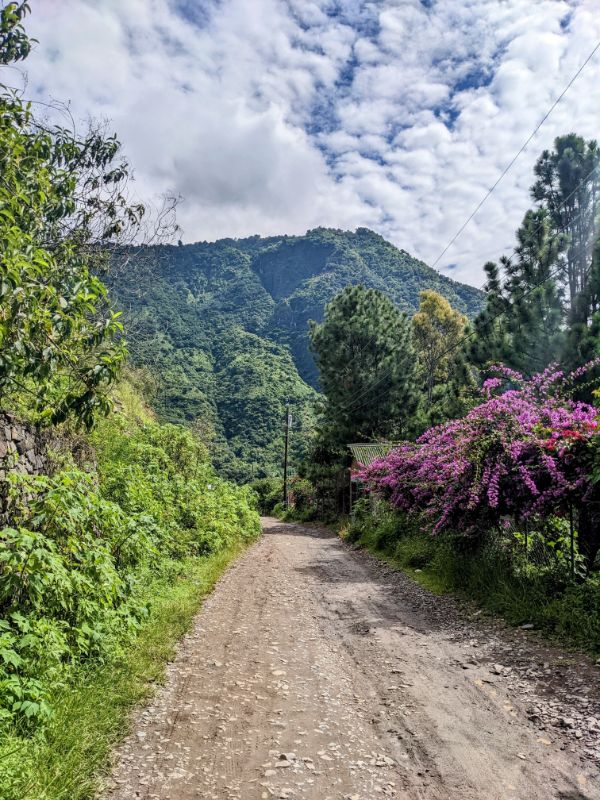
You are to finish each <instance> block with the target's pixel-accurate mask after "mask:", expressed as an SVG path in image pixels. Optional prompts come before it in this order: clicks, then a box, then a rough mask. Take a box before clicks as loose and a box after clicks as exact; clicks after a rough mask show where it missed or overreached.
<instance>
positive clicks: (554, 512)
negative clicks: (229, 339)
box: [265, 134, 600, 653]
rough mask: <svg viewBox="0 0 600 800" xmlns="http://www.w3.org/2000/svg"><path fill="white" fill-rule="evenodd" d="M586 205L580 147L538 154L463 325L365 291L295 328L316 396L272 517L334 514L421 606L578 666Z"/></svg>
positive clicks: (589, 294) (596, 624)
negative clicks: (546, 648)
mask: <svg viewBox="0 0 600 800" xmlns="http://www.w3.org/2000/svg"><path fill="white" fill-rule="evenodd" d="M599 189H600V151H599V150H598V146H597V144H596V142H595V141H585V140H584V139H582V138H581V137H578V136H576V135H575V134H568V135H565V136H562V137H559V138H558V139H557V140H556V141H555V144H554V148H553V149H552V150H548V151H545V152H544V153H542V154H541V156H540V158H539V159H538V161H537V163H536V166H535V180H534V183H533V185H532V188H531V196H532V199H533V201H534V203H535V205H534V207H533V208H532V209H531V210H530V211H528V212H527V214H526V215H525V217H524V219H523V223H522V225H521V227H520V228H519V230H518V231H517V234H516V239H517V244H516V246H515V249H514V252H513V253H512V254H511V255H510V256H503V257H502V258H501V259H500V261H499V263H498V264H495V263H489V264H487V265H486V266H485V271H486V274H487V278H488V280H487V283H486V286H485V303H484V308H483V310H482V311H481V312H480V313H479V314H478V315H477V316H476V317H475V319H474V321H473V322H469V321H468V319H467V318H466V317H464V316H462V315H461V314H460V313H459V312H458V311H456V310H455V309H453V308H452V307H451V306H450V304H449V303H448V301H447V300H445V299H444V298H443V297H441V296H440V295H438V294H436V293H435V292H432V291H424V292H421V304H420V308H419V310H418V312H417V313H416V314H415V315H414V316H413V317H412V318H408V317H406V316H403V315H402V313H401V312H400V311H399V310H397V309H396V308H395V307H394V306H393V305H390V304H388V302H387V299H386V298H385V296H384V295H383V294H382V293H380V292H378V291H376V290H372V289H366V288H364V287H362V286H350V287H347V288H346V289H345V290H343V291H342V292H341V293H340V294H339V295H337V296H336V297H335V298H334V300H333V301H332V302H331V303H330V304H329V305H328V306H327V308H326V311H325V317H324V320H323V322H322V323H320V324H314V325H313V326H312V329H311V340H312V348H313V352H314V354H315V360H316V363H317V366H318V368H319V371H320V376H321V386H322V388H323V391H324V394H325V400H324V402H323V405H322V408H321V411H320V414H319V417H318V420H317V425H316V429H315V431H314V434H313V441H312V449H311V450H310V455H309V458H307V459H306V460H305V461H304V463H303V464H302V465H301V467H300V469H299V470H298V475H297V476H295V477H293V478H292V479H291V480H290V483H289V486H290V492H289V498H288V500H289V508H288V509H284V508H283V507H281V506H280V507H277V506H275V512H279V513H282V514H285V516H286V517H287V518H288V519H300V520H310V519H321V520H325V521H327V522H330V523H331V522H334V521H336V520H337V521H338V522H339V520H340V519H341V518H343V517H344V516H346V515H349V522H348V526H347V536H348V538H349V539H350V540H351V541H354V542H357V543H359V544H361V545H362V546H365V547H367V548H368V549H370V550H372V551H374V552H378V553H379V554H381V555H383V556H384V557H386V558H388V559H390V560H391V561H392V562H393V563H394V564H395V565H397V566H400V567H401V568H403V569H406V570H408V571H411V572H412V574H413V575H414V576H415V577H417V578H418V580H420V581H421V582H424V583H425V584H426V585H428V586H429V587H430V588H432V589H434V590H435V591H458V592H461V593H463V594H465V595H467V596H469V597H471V598H474V599H475V600H476V601H477V602H478V603H479V604H480V605H481V606H482V607H484V608H487V609H489V610H491V611H494V612H496V613H499V614H502V615H503V616H504V617H505V618H506V619H507V620H508V621H509V622H511V623H513V624H527V625H532V626H534V627H536V628H538V629H541V630H544V631H547V632H549V633H551V634H553V635H556V636H558V637H559V638H560V639H561V640H562V641H563V642H564V643H567V644H569V645H574V646H577V647H580V648H584V649H587V650H589V651H591V652H593V653H598V652H599V651H600V558H599V552H600V471H599V457H598V453H599V444H600V436H599V413H598V407H597V406H598V397H599V395H598V383H599V376H600V369H599V359H598V353H599V351H600V312H599V311H598V309H599V308H600V239H599V232H600V202H599V200H598V197H599ZM350 444H352V445H353V452H354V453H355V454H356V453H358V454H360V453H361V452H364V453H365V459H364V460H363V461H361V460H360V457H359V456H356V459H355V460H354V461H353V459H352V455H351V451H350V449H349V448H348V445H350ZM372 445H378V446H379V450H380V451H381V448H382V447H383V451H382V452H379V454H378V455H377V456H374V457H372V456H371V455H369V452H370V451H369V447H370V446H372ZM361 447H362V448H363V450H361ZM357 498H361V499H359V500H358V502H356V500H357ZM266 500H267V498H265V502H266ZM351 501H354V502H353V503H352V510H351Z"/></svg>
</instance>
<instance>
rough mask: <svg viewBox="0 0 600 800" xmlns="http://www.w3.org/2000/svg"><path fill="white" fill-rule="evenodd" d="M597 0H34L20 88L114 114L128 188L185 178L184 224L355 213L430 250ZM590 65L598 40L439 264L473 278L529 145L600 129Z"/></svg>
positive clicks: (539, 112)
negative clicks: (31, 43) (33, 41)
mask: <svg viewBox="0 0 600 800" xmlns="http://www.w3.org/2000/svg"><path fill="white" fill-rule="evenodd" d="M598 3H599V0H570V2H567V0H503V2H497V0H437V2H430V3H422V2H419V0H403V2H401V3H397V2H395V0H381V2H378V3H374V2H359V0H219V1H217V0H214V1H213V2H205V1H204V0H170V1H169V0H37V2H35V0H34V3H33V14H32V17H31V18H30V21H29V28H30V30H31V32H32V34H33V35H35V36H36V37H37V38H38V39H39V42H40V43H39V45H38V46H37V47H36V50H35V52H34V53H33V54H32V55H31V56H30V58H29V60H28V62H27V69H28V73H29V87H28V92H29V94H32V93H33V94H34V96H35V97H37V98H38V99H47V98H48V97H53V98H56V99H61V100H70V101H71V109H72V112H73V114H74V115H75V117H77V118H81V119H84V118H86V117H88V116H90V115H91V116H96V117H102V118H108V119H110V120H111V124H112V125H113V127H114V128H115V130H116V131H117V132H118V133H119V135H120V137H121V139H122V141H123V142H124V145H125V148H126V152H127V154H128V156H129V158H130V160H131V161H132V163H133V165H134V167H135V172H136V177H137V183H138V192H139V193H140V194H142V195H144V196H153V195H158V194H160V193H163V192H166V191H173V192H176V193H180V194H182V195H183V196H184V197H185V202H184V203H183V205H182V207H181V210H180V222H181V224H182V225H183V227H184V231H185V240H186V241H194V240H196V239H215V238H219V237H222V236H244V235H249V234H252V233H261V234H274V233H299V232H303V231H304V230H306V229H307V228H309V227H314V226H317V225H332V226H335V227H349V228H353V227H356V226H358V225H365V226H369V227H373V228H374V229H376V230H377V231H378V232H380V233H382V234H383V235H384V236H386V237H387V238H389V239H391V240H392V241H393V242H394V243H396V244H397V245H398V246H400V247H402V248H404V249H406V250H408V251H409V252H411V253H413V254H414V255H416V256H419V257H420V258H423V259H424V260H425V261H429V262H432V261H433V260H434V259H435V258H436V256H437V255H438V254H439V252H440V251H441V250H442V248H443V246H444V245H445V244H446V243H447V241H448V240H449V239H450V238H451V237H452V235H453V234H454V233H455V231H456V230H457V229H458V227H459V226H460V225H461V224H462V223H463V222H464V220H465V219H466V218H467V216H468V215H469V214H470V212H471V211H472V210H473V208H474V206H475V205H476V204H477V202H479V200H480V199H481V197H482V196H483V194H484V193H485V192H486V190H487V189H488V188H489V187H490V186H491V185H492V184H493V183H494V181H495V180H496V178H497V177H498V175H499V174H500V173H501V171H502V170H503V169H504V167H505V166H506V165H507V164H508V163H509V161H510V160H511V158H512V157H513V155H514V154H515V152H516V151H517V150H518V149H519V147H520V146H521V144H522V143H523V141H524V140H525V139H526V138H527V136H528V135H529V133H530V132H531V130H532V129H533V128H534V127H535V125H536V124H537V123H538V122H539V120H540V119H541V117H542V116H543V114H544V113H545V112H546V110H547V109H548V107H549V106H550V104H551V103H552V102H553V101H554V99H555V98H556V96H557V95H558V93H559V92H560V91H561V89H562V88H563V87H564V85H565V84H566V82H567V81H568V80H569V78H570V77H571V76H572V75H573V74H574V72H575V71H576V70H577V68H578V67H579V66H580V64H581V62H582V60H583V59H584V58H585V56H586V55H587V54H588V53H589V52H590V51H591V49H592V47H593V46H594V44H595V43H596V42H597V41H598V40H599V39H600V13H598V11H599V10H600V8H599V5H598ZM185 9H187V14H185V13H184V12H185ZM192 20H193V21H192ZM567 20H568V24H566V21H567ZM561 23H562V24H561ZM599 75H600V53H598V54H597V56H596V58H595V59H594V61H593V62H591V63H590V64H589V65H588V67H587V68H586V69H585V70H584V72H583V73H582V75H581V76H580V78H579V79H578V80H577V82H576V83H575V84H574V86H573V87H572V89H571V90H570V92H569V93H568V95H567V96H566V97H565V99H564V100H563V101H562V102H561V104H560V105H559V106H558V108H557V109H556V110H555V112H554V113H553V114H552V116H551V117H550V119H549V120H548V122H547V123H546V124H545V125H544V127H543V128H542V130H541V131H540V134H539V135H538V137H537V138H536V140H535V141H534V142H533V143H532V144H531V145H530V147H529V148H528V150H527V152H526V153H525V154H524V155H523V156H522V157H521V158H520V159H519V161H518V162H517V164H516V165H515V166H514V167H513V169H512V170H511V172H510V173H509V175H508V176H507V177H506V178H505V179H504V180H503V181H502V183H501V184H500V186H499V187H498V189H497V190H496V191H495V192H494V194H493V195H492V197H491V198H490V199H489V200H488V202H487V203H486V204H485V205H484V207H483V208H482V209H481V211H480V212H479V213H478V214H477V216H476V218H475V219H474V220H473V222H472V223H471V224H470V225H469V226H468V227H467V228H466V230H465V231H464V232H463V233H462V235H461V236H460V238H459V239H458V241H457V242H456V244H455V245H453V246H452V248H451V249H450V250H449V251H448V253H447V254H446V255H445V257H444V259H443V260H442V261H441V262H440V264H439V268H441V269H445V268H447V267H448V265H450V264H456V265H457V266H456V268H455V269H453V270H452V275H453V277H459V278H461V279H463V280H466V281H469V282H471V283H474V284H480V283H481V281H482V264H483V263H484V261H486V260H487V259H489V258H494V257H497V256H499V255H500V253H501V252H502V250H503V248H505V247H509V246H510V245H511V243H512V242H513V241H514V240H513V232H514V229H515V228H516V226H517V225H518V224H519V222H520V219H521V217H522V215H523V213H524V212H525V210H526V209H527V207H528V204H529V197H528V186H529V184H530V182H531V169H532V166H533V163H534V161H535V158H536V157H537V155H538V154H539V152H540V151H541V150H542V149H543V148H544V147H548V146H550V145H551V143H552V140H553V138H554V137H555V136H557V135H559V134H561V133H566V132H569V131H571V130H573V129H574V130H576V131H577V132H578V133H581V134H582V135H584V136H587V137H596V136H597V135H598V134H599V133H600V110H599V108H598V104H597V103H596V102H595V101H594V98H595V95H596V93H597V85H598V77H599Z"/></svg>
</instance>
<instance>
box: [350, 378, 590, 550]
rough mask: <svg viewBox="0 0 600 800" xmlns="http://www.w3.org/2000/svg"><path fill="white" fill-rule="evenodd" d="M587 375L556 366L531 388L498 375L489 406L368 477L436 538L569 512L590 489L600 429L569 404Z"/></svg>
mask: <svg viewBox="0 0 600 800" xmlns="http://www.w3.org/2000/svg"><path fill="white" fill-rule="evenodd" d="M580 372H581V370H578V371H577V374H575V373H572V374H571V375H569V376H565V375H564V374H563V373H562V372H561V371H560V370H557V369H556V368H555V367H554V366H551V367H549V368H548V369H546V370H545V371H544V372H542V373H540V374H539V375H536V376H534V377H533V378H532V379H531V380H529V381H525V380H524V379H523V377H522V376H521V375H520V374H519V373H517V372H514V371H513V370H509V369H508V368H506V367H502V366H497V367H494V368H493V370H492V373H493V376H492V377H490V378H489V379H488V380H486V381H485V383H484V384H483V387H482V395H483V398H484V402H483V403H481V405H479V406H477V407H476V408H474V409H472V410H471V411H470V412H469V413H468V414H467V415H466V417H464V418H463V419H458V420H453V421H451V422H447V423H445V424H443V425H438V426H436V427H434V428H431V429H429V430H428V431H427V432H426V433H425V434H424V435H423V436H421V438H420V439H418V440H417V442H415V443H410V442H407V443H405V444H402V445H400V446H399V447H398V448H397V449H395V450H393V451H392V452H391V453H389V454H388V455H387V456H386V457H385V458H383V459H380V460H378V461H376V462H374V463H373V464H371V466H370V467H368V468H367V469H365V470H364V471H363V473H362V477H363V479H364V480H366V481H367V483H369V484H370V485H371V487H372V488H373V489H374V490H376V491H378V492H379V493H382V494H383V495H384V496H386V497H388V498H389V500H390V501H391V503H392V505H393V506H395V507H396V508H398V509H401V510H404V511H408V512H418V513H422V514H424V515H425V517H426V518H428V519H429V520H430V522H431V525H432V527H433V529H434V531H436V532H438V531H441V530H444V529H452V530H455V531H460V532H463V533H466V534H476V533H477V532H483V531H485V530H486V529H489V528H490V527H492V526H497V525H499V524H501V523H502V520H503V518H508V517H513V518H516V519H517V520H524V519H527V518H529V517H532V516H537V515H547V514H550V513H552V514H559V515H560V514H564V513H565V512H566V511H567V509H568V508H569V504H570V503H571V502H574V503H576V504H578V503H581V502H582V501H584V500H585V499H586V495H587V494H588V493H589V491H590V486H591V478H590V475H589V471H590V470H589V466H588V463H587V462H588V460H589V459H588V458H587V450H588V445H589V442H590V440H591V438H592V437H593V436H594V435H595V434H596V433H597V429H598V420H597V412H596V410H595V409H594V408H593V407H592V406H590V405H588V404H586V403H580V402H576V401H573V400H572V399H570V398H569V397H568V396H567V391H568V388H569V386H570V384H571V382H572V380H573V379H575V378H577V377H579V376H580Z"/></svg>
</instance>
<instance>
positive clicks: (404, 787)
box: [107, 519, 600, 800]
mask: <svg viewBox="0 0 600 800" xmlns="http://www.w3.org/2000/svg"><path fill="white" fill-rule="evenodd" d="M264 531H265V535H264V536H263V537H262V539H261V540H260V541H259V542H258V543H257V544H255V545H254V546H252V547H251V548H250V549H249V550H248V551H247V552H246V553H245V554H244V555H243V556H242V557H241V558H240V559H239V560H238V561H237V562H236V563H235V564H234V565H233V566H232V567H231V568H230V569H229V571H228V572H227V573H226V575H225V576H224V577H223V578H222V579H221V581H220V582H219V583H218V584H217V587H216V589H215V591H214V593H213V594H212V595H211V597H210V598H209V599H208V600H207V602H206V603H205V604H204V608H203V610H202V612H201V613H200V614H199V615H198V616H197V618H196V623H195V626H194V628H193V630H192V631H191V633H190V634H189V635H188V636H186V638H185V639H184V641H183V642H182V645H181V647H180V649H179V652H178V655H177V657H176V659H175V661H174V662H173V663H172V664H171V665H170V667H169V670H168V680H167V684H166V686H165V687H164V689H163V690H162V691H161V692H160V694H159V695H158V696H157V698H156V699H155V701H154V702H153V704H152V705H151V706H150V707H149V708H147V709H145V710H143V711H140V712H139V714H138V715H137V717H136V719H135V726H134V730H133V733H132V734H131V736H130V737H129V738H128V739H127V740H126V741H125V743H124V744H123V746H122V747H121V748H120V750H119V752H118V753H117V759H116V765H115V769H114V773H113V776H112V778H111V785H110V787H109V788H108V789H107V797H110V798H111V800H130V799H131V798H143V799H144V800H191V799H192V798H194V799H196V800H197V799H199V798H204V799H206V800H208V799H209V798H210V799H211V800H225V799H227V800H235V799H236V798H239V799H240V800H254V799H255V798H256V799H258V798H260V800H267V798H271V797H275V798H294V799H295V798H308V799H310V800H327V799H328V798H330V800H334V799H335V800H338V799H339V800H341V799H342V798H352V800H371V798H374V797H378V796H382V797H385V796H390V797H396V798H402V799H403V800H404V799H405V800H408V798H410V800H459V798H460V800H549V799H550V798H556V799H557V800H598V798H600V783H599V781H598V770H597V768H596V767H597V764H594V755H595V752H596V751H595V750H594V741H595V740H594V739H593V733H589V731H588V730H587V729H586V731H585V734H584V733H583V732H579V731H578V732H577V733H578V734H579V733H581V735H580V736H576V735H575V732H574V731H573V730H572V729H571V728H572V725H571V728H570V727H569V724H570V723H573V719H576V720H578V719H579V718H580V717H581V719H582V720H583V719H584V715H586V714H587V715H588V716H589V718H590V719H593V717H592V716H590V715H593V714H594V713H597V712H595V706H594V704H595V703H596V702H597V701H598V696H599V695H598V678H597V677H596V675H597V673H598V672H600V671H598V670H594V668H593V666H592V665H591V663H588V662H586V661H585V660H582V659H581V657H575V656H573V657H571V656H569V655H568V654H565V653H561V652H560V651H556V650H552V649H551V648H549V647H548V646H546V645H544V644H542V643H540V642H538V641H537V640H536V639H535V637H530V636H528V635H527V634H526V633H525V632H522V631H517V632H514V631H508V630H502V629H501V628H499V627H497V626H494V625H490V624H489V623H486V622H482V621H479V619H476V620H473V619H469V618H468V617H467V615H466V613H465V612H464V611H462V610H461V608H460V607H459V606H458V605H457V604H456V603H455V601H453V600H452V599H451V598H445V597H436V596H434V595H431V594H430V593H428V592H427V591H426V590H424V589H423V588H421V587H419V586H417V585H416V584H415V583H414V582H413V581H411V580H410V579H409V578H407V577H406V576H405V575H403V574H402V573H395V572H393V571H391V570H390V569H389V568H388V567H387V566H386V565H384V564H381V563H380V562H378V561H377V560H375V559H374V558H372V557H370V556H368V555H367V554H365V553H363V552H356V551H353V550H351V549H350V548H348V547H347V546H346V545H344V544H343V543H342V542H341V541H340V540H339V539H338V538H337V537H335V536H333V535H332V534H330V533H328V532H326V531H322V530H318V529H314V528H306V527H303V526H300V525H292V524H285V523H281V522H279V521H277V520H273V519H266V520H264ZM500 658H502V663H498V661H499V659H500ZM538 664H539V669H540V670H541V672H540V673H538V671H536V669H532V668H533V667H536V666H538ZM544 664H548V665H551V666H548V670H549V671H550V675H547V674H546V675H545V678H546V679H544V674H545V673H544V671H545V670H546V667H545V666H543V665H544ZM539 674H542V679H540V678H539V677H537V676H538V675H539ZM594 681H596V683H594ZM536 704H537V706H540V707H543V709H546V710H548V709H550V711H548V714H551V713H553V712H552V709H554V710H555V711H556V714H565V713H567V712H568V711H570V712H571V715H572V717H573V718H572V719H571V718H568V717H564V718H563V717H560V719H561V720H562V721H561V722H560V727H557V726H555V725H552V724H550V723H549V721H548V720H550V716H544V714H545V712H544V711H543V710H541V711H540V715H536V714H532V711H531V707H532V705H534V706H535V705H536ZM569 704H570V705H569ZM566 706H568V708H567V707H566ZM528 709H529V712H528ZM573 715H575V716H573ZM557 719H559V717H557ZM564 719H566V720H567V721H566V722H565V723H564V725H563V722H564ZM585 719H586V720H587V719H588V717H585ZM592 727H593V725H592ZM588 734H589V736H591V737H592V738H591V739H588V738H587V737H588Z"/></svg>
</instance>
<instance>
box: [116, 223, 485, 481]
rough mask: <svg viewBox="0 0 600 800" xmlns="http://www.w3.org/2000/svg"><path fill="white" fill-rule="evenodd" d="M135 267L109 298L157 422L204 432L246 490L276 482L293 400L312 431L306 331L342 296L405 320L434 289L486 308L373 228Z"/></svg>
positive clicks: (183, 253)
mask: <svg viewBox="0 0 600 800" xmlns="http://www.w3.org/2000/svg"><path fill="white" fill-rule="evenodd" d="M129 261H130V267H129V268H128V269H126V270H123V271H120V272H119V273H118V274H116V275H115V276H113V277H112V278H111V290H112V294H113V297H114V298H115V300H116V304H117V306H118V307H120V308H121V309H123V311H124V320H125V325H126V332H127V336H128V341H129V348H130V353H131V357H132V360H133V363H134V364H136V365H138V366H147V367H149V368H150V369H151V370H152V371H154V372H155V373H157V374H158V375H159V377H160V382H161V386H160V389H159V392H158V394H157V397H156V402H155V405H156V408H157V410H158V412H159V413H160V414H161V415H162V416H164V417H165V418H167V419H170V420H172V421H178V422H188V423H194V422H195V423H197V424H198V421H199V420H201V421H202V425H203V426H204V428H205V429H207V430H208V429H210V431H211V432H212V433H211V435H212V436H213V440H214V443H215V461H216V463H217V466H218V467H219V468H220V469H221V470H222V471H223V472H224V473H225V474H227V475H228V476H229V477H233V478H236V479H238V480H241V479H246V478H247V477H252V476H254V477H258V476H259V475H261V474H263V473H265V474H270V473H271V474H272V473H275V472H277V471H278V470H279V461H280V458H279V453H280V445H281V430H280V429H281V425H280V421H281V416H282V414H283V407H284V404H285V402H286V400H288V399H289V400H291V401H292V402H293V403H294V404H295V406H296V408H297V415H296V417H297V421H298V423H299V424H300V426H301V429H302V420H304V422H305V423H306V426H307V427H306V430H308V427H310V425H312V424H313V421H314V420H313V418H312V414H311V413H310V409H309V407H310V406H311V405H312V403H313V401H314V399H315V397H316V396H317V395H316V390H317V388H318V376H317V372H316V368H315V365H314V361H313V358H312V355H311V353H310V350H309V338H308V322H309V320H311V319H314V320H316V321H320V320H321V319H322V317H323V312H324V308H325V305H326V304H327V303H328V302H329V301H330V300H331V299H332V298H333V297H334V296H335V294H336V293H337V292H338V291H340V290H341V289H343V288H344V286H347V285H348V284H363V285H365V286H368V287H371V288H376V289H380V290H381V291H384V292H385V293H386V294H387V295H388V296H389V297H390V298H391V299H392V300H393V301H394V303H396V305H397V306H398V307H399V308H400V309H401V310H403V311H405V312H407V313H411V312H414V311H415V310H416V309H417V307H418V298H419V291H421V290H422V289H425V288H431V289H435V290H436V291H439V292H440V293H441V294H443V295H444V296H445V297H447V298H448V300H450V302H451V303H452V304H453V305H454V306H455V307H456V308H458V309H459V310H460V311H462V312H464V313H466V314H467V315H469V316H473V315H474V314H475V313H477V311H478V310H479V308H480V307H481V300H482V297H483V295H482V293H481V292H480V291H479V290H477V289H475V288H474V287H471V286H468V285H466V284H461V283H458V282H456V281H453V280H452V279H451V278H447V277H446V276H443V275H441V274H440V273H438V272H436V271H435V270H433V269H432V268H431V267H428V266H427V265H426V264H424V263H423V262H422V261H419V260H418V259H415V258H413V257H412V256H411V255H410V254H409V253H407V252H406V251H405V250H400V249H398V248H396V247H395V246H394V245H392V244H391V243H389V242H387V241H386V240H385V239H384V238H383V237H382V236H380V235H379V234H377V233H374V232H373V231H370V230H369V229H367V228H358V229H357V230H356V231H354V232H352V231H341V230H337V229H332V228H315V229H312V230H310V231H308V232H307V233H306V234H305V235H303V236H302V235H298V236H285V235H284V236H270V237H260V236H258V235H255V236H250V237H245V238H242V239H233V238H227V239H220V240H217V241H215V242H196V243H193V244H186V245H183V244H179V245H155V246H150V247H138V248H134V249H133V251H131V252H130V255H129ZM273 376H277V378H276V380H275V379H274V378H273ZM239 417H242V418H244V419H245V421H246V430H244V426H243V424H242V425H240V421H239ZM265 465H266V466H265Z"/></svg>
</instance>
